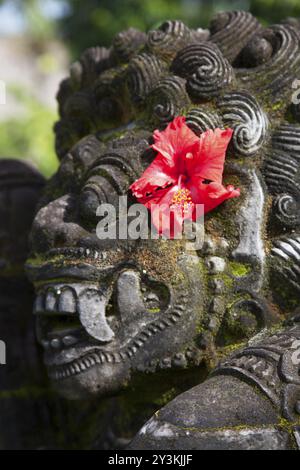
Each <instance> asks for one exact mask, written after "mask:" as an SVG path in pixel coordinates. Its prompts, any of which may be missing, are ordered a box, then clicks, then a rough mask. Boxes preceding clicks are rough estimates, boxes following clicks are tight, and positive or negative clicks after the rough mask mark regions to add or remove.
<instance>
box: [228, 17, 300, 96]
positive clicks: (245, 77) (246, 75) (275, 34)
mask: <svg viewBox="0 0 300 470" xmlns="http://www.w3.org/2000/svg"><path fill="white" fill-rule="evenodd" d="M259 38H260V39H256V41H260V42H267V43H268V44H269V45H266V44H265V46H264V49H265V52H264V54H265V56H263V57H262V59H260V60H261V61H262V62H264V63H262V64H261V65H259V66H258V67H254V68H247V69H240V70H236V75H237V78H240V79H241V80H242V81H243V83H244V84H245V85H246V86H247V85H252V86H253V87H254V88H255V89H256V90H257V91H258V92H260V93H263V94H265V95H266V96H271V97H274V98H275V99H276V98H278V97H279V96H280V98H281V99H282V98H283V95H284V94H285V93H290V91H291V84H292V82H293V80H294V78H295V77H296V76H297V74H299V73H300V46H299V41H300V32H299V31H297V30H296V29H295V28H294V27H293V26H291V25H288V24H286V25H275V26H272V27H270V28H268V29H266V30H264V31H263V32H262V33H261V34H260V36H259ZM249 47H250V46H248V48H249ZM270 48H271V49H272V53H271V52H270ZM254 49H255V48H254ZM267 49H268V50H267ZM258 50H259V48H258ZM253 65H255V63H254V64H253ZM250 66H252V64H251V63H250Z"/></svg>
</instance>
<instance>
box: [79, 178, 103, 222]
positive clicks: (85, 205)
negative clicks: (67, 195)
mask: <svg viewBox="0 0 300 470" xmlns="http://www.w3.org/2000/svg"><path fill="white" fill-rule="evenodd" d="M101 193H102V192H101V190H100V188H98V187H93V186H88V187H86V188H85V189H84V190H83V191H82V193H81V196H80V214H81V217H82V218H83V219H84V220H86V221H89V222H91V221H94V220H96V211H97V208H98V207H99V205H100V204H101V202H104V199H105V195H104V194H103V193H102V194H101Z"/></svg>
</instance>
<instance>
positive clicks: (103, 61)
mask: <svg viewBox="0 0 300 470" xmlns="http://www.w3.org/2000/svg"><path fill="white" fill-rule="evenodd" d="M112 65H113V60H112V58H111V51H110V49H107V48H106V47H90V48H89V49H86V50H85V51H84V53H83V54H82V55H81V57H80V60H79V63H76V62H75V65H74V64H73V66H71V78H72V80H73V81H74V80H75V81H76V82H77V84H78V85H80V86H82V87H84V86H88V85H89V84H90V83H93V81H94V80H95V79H96V78H97V77H98V76H99V74H100V73H101V72H103V71H104V70H107V69H108V68H109V67H111V66H112Z"/></svg>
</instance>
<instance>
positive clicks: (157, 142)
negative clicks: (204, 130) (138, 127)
mask: <svg viewBox="0 0 300 470" xmlns="http://www.w3.org/2000/svg"><path fill="white" fill-rule="evenodd" d="M153 136H154V144H153V145H152V148H153V149H154V150H156V151H157V152H159V153H160V154H161V155H163V156H164V157H165V159H166V163H167V164H169V165H170V166H171V167H173V166H174V165H177V166H178V165H179V166H180V163H181V162H180V161H178V157H179V158H182V157H184V155H185V154H186V153H188V152H190V151H191V149H192V148H193V147H194V146H195V145H198V143H199V137H197V136H196V134H195V133H194V132H193V131H192V130H191V129H190V128H189V127H188V126H187V125H186V124H185V117H183V116H179V117H176V118H175V119H174V120H173V121H172V122H171V123H170V124H168V126H167V128H166V129H165V130H164V131H162V132H160V131H158V130H156V131H155V132H154V134H153ZM182 163H184V162H182Z"/></svg>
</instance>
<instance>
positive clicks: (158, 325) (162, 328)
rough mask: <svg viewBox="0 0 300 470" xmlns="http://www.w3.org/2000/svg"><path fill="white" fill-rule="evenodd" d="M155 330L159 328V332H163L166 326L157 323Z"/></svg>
mask: <svg viewBox="0 0 300 470" xmlns="http://www.w3.org/2000/svg"><path fill="white" fill-rule="evenodd" d="M157 328H159V329H160V330H162V331H163V330H165V329H166V325H164V324H163V323H162V322H160V323H157Z"/></svg>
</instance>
